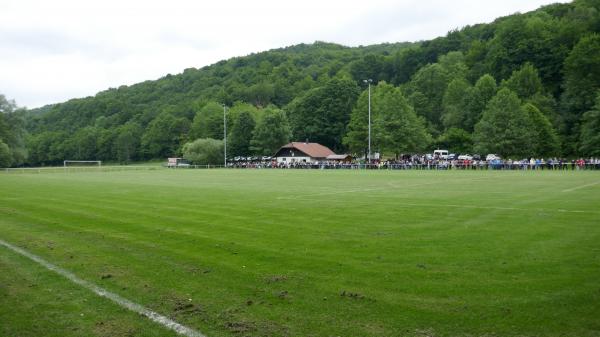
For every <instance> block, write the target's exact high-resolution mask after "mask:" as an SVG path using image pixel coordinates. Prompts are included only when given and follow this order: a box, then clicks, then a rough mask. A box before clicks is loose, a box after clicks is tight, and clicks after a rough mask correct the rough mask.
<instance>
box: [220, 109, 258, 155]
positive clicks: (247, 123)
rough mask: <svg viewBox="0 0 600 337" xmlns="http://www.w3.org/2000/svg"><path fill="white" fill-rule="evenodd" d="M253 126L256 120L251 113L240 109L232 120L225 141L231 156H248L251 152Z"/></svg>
mask: <svg viewBox="0 0 600 337" xmlns="http://www.w3.org/2000/svg"><path fill="white" fill-rule="evenodd" d="M255 127H256V121H255V120H254V117H253V116H252V113H250V112H248V111H242V112H241V113H240V114H239V116H237V118H236V119H235V120H234V122H233V127H232V129H231V133H230V134H229V139H228V141H227V147H228V149H227V150H228V151H229V152H230V153H231V154H232V155H233V156H249V155H250V154H251V153H252V152H251V150H250V140H251V139H252V132H254V128H255Z"/></svg>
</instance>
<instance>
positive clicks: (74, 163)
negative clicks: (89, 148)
mask: <svg viewBox="0 0 600 337" xmlns="http://www.w3.org/2000/svg"><path fill="white" fill-rule="evenodd" d="M63 166H64V167H101V166H102V161H101V160H65V161H64V162H63Z"/></svg>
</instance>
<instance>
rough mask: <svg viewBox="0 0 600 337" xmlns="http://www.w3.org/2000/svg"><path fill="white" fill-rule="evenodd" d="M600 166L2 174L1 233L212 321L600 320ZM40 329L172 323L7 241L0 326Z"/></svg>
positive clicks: (546, 331) (301, 331)
mask: <svg viewBox="0 0 600 337" xmlns="http://www.w3.org/2000/svg"><path fill="white" fill-rule="evenodd" d="M598 182H600V172H587V171H586V172H578V171H574V172H571V171H569V172H548V171H544V172H488V171H485V172H480V171H476V172H475V171H473V172H472V171H455V172H443V171H437V172H425V171H380V172H376V171H369V172H367V171H318V170H312V171H293V170H290V171H283V170H281V171H274V170H273V171H270V170H246V171H243V170H166V169H165V170H153V171H123V172H81V173H41V174H39V173H30V174H27V173H26V174H0V212H1V214H2V217H1V218H0V239H3V240H5V241H7V242H10V243H13V244H15V245H18V246H21V247H24V248H25V249H27V250H28V251H30V252H32V253H34V254H37V255H39V256H41V257H43V258H44V259H46V260H48V261H49V262H51V263H53V264H56V265H58V266H61V267H63V268H65V269H67V270H70V271H72V272H73V273H75V274H76V275H77V276H79V277H80V278H83V279H85V280H88V281H91V282H94V283H96V284H98V285H99V286H102V287H104V288H106V289H108V290H110V291H112V292H115V293H117V294H119V295H121V296H123V297H125V298H128V299H130V300H133V301H135V302H137V303H140V304H142V305H144V306H146V307H148V308H150V309H152V310H155V311H157V312H159V313H161V314H163V315H165V316H168V317H171V318H173V319H175V320H176V321H178V322H180V323H182V324H185V325H188V326H190V327H192V328H195V329H198V330H199V331H201V332H203V333H205V334H207V335H208V336H600V318H599V317H600V207H599V206H600V183H598ZM574 188H575V189H574ZM107 275H110V277H107ZM103 276H104V278H103ZM188 303H190V304H192V305H193V306H192V307H189V308H184V306H183V305H184V304H188ZM42 335H43V336H152V335H156V336H170V335H173V334H172V333H170V332H169V331H167V330H164V329H163V328H161V327H160V326H158V325H156V324H154V323H151V322H150V321H149V320H147V319H146V318H143V317H140V316H139V315H136V314H133V313H130V312H127V311H125V310H124V309H121V308H120V307H118V306H117V305H116V304H113V303H111V302H109V301H108V300H106V299H102V298H99V297H97V296H95V295H94V294H92V293H91V292H89V291H87V290H85V289H81V288H79V287H78V286H76V285H74V284H72V283H70V282H69V281H67V280H65V279H63V278H62V277H61V276H58V275H55V274H53V273H52V272H50V271H47V270H45V269H43V267H41V266H38V265H36V264H35V263H34V262H32V261H29V260H27V259H26V258H24V257H21V256H19V255H17V254H15V253H13V252H12V251H9V250H7V249H5V248H3V247H0V336H19V337H22V336H42Z"/></svg>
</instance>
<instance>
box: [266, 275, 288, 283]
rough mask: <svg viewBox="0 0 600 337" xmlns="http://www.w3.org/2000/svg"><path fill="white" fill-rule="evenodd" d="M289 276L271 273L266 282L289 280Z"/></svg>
mask: <svg viewBox="0 0 600 337" xmlns="http://www.w3.org/2000/svg"><path fill="white" fill-rule="evenodd" d="M287 279H288V277H287V276H286V275H271V276H268V277H266V278H265V282H266V283H277V282H283V281H287Z"/></svg>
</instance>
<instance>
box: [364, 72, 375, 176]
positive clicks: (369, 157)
mask: <svg viewBox="0 0 600 337" xmlns="http://www.w3.org/2000/svg"><path fill="white" fill-rule="evenodd" d="M363 82H365V83H367V84H368V85H369V148H368V154H367V162H368V163H369V165H370V164H371V83H372V82H373V80H372V79H370V78H369V79H367V80H363Z"/></svg>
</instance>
